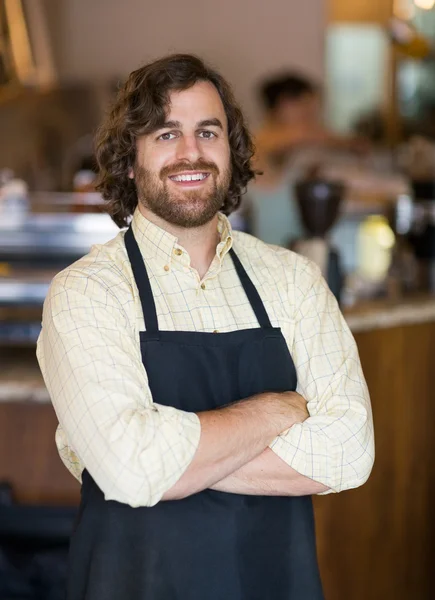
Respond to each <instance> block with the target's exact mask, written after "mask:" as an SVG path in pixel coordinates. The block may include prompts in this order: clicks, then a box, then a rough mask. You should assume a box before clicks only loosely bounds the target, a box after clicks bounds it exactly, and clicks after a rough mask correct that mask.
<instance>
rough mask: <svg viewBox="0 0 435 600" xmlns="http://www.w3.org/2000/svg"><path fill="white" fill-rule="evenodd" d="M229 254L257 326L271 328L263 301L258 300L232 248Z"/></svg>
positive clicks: (258, 296)
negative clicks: (255, 318)
mask: <svg viewBox="0 0 435 600" xmlns="http://www.w3.org/2000/svg"><path fill="white" fill-rule="evenodd" d="M230 254H231V258H232V259H233V263H234V266H235V268H236V271H237V275H238V276H239V279H240V283H241V284H242V286H243V289H244V290H245V294H246V296H247V297H248V300H249V302H250V304H251V306H252V310H253V311H254V313H255V316H256V317H257V321H258V324H259V325H260V327H267V328H269V327H272V324H271V322H270V319H269V315H268V314H267V312H266V309H265V308H264V304H263V301H262V299H261V298H260V294H259V293H258V291H257V288H256V287H255V285H254V284H253V283H252V281H251V279H250V278H249V275H248V274H247V272H246V271H245V268H244V266H243V265H242V263H241V262H240V260H239V257H238V256H237V254H236V253H235V252H234V250H233V248H231V249H230Z"/></svg>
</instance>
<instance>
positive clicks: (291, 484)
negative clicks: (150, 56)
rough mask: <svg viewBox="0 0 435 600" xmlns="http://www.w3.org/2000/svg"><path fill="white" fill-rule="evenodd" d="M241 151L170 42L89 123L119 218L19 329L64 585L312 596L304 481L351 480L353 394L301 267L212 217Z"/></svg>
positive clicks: (94, 589)
mask: <svg viewBox="0 0 435 600" xmlns="http://www.w3.org/2000/svg"><path fill="white" fill-rule="evenodd" d="M252 155H253V146H252V143H251V139H250V137H249V134H248V131H247V129H246V126H245V124H244V120H243V116H242V113H241V111H240V109H239V108H238V106H237V104H236V103H235V101H234V98H233V96H232V93H231V91H230V88H229V87H228V84H227V83H226V82H225V81H224V79H223V78H222V77H221V76H220V75H219V74H218V73H216V72H215V71H213V70H211V69H210V68H209V67H207V66H206V65H204V63H203V62H202V61H201V60H200V59H198V58H196V57H193V56H190V55H175V56H169V57H167V58H163V59H161V60H159V61H156V62H154V63H151V64H149V65H147V66H145V67H143V68H141V69H139V70H137V71H135V72H134V73H132V74H131V75H130V77H129V79H128V81H127V83H126V85H125V87H124V88H123V89H122V90H121V92H120V94H119V97H118V98H117V100H116V102H115V105H114V107H113V110H112V112H111V113H110V115H109V116H108V118H107V120H106V122H105V123H104V124H103V126H102V127H101V130H100V131H99V134H98V137H97V158H98V162H99V167H100V172H101V173H100V176H101V181H100V190H101V192H102V194H103V197H104V198H105V199H106V200H107V203H108V210H109V212H110V214H111V215H112V217H113V219H114V220H115V222H116V223H117V224H118V225H120V226H123V225H126V224H127V222H128V220H129V218H130V217H131V215H133V219H132V223H131V226H130V227H129V229H128V230H127V233H126V234H125V235H124V233H120V234H119V235H118V237H116V238H115V239H114V240H113V241H111V242H109V243H108V244H106V245H104V246H99V247H94V248H93V249H92V250H91V252H90V254H88V255H87V256H85V257H84V258H82V259H81V260H79V261H78V262H77V263H75V264H74V265H72V266H71V267H69V268H68V269H66V270H65V271H63V272H62V273H60V274H59V275H58V276H57V277H56V278H55V279H54V281H53V283H52V286H51V289H50V292H49V295H48V298H47V300H46V303H45V307H44V316H43V331H42V334H41V337H40V339H39V343H38V357H39V362H40V365H41V368H42V372H43V374H44V378H45V381H46V384H47V386H48V389H49V391H50V394H51V397H52V400H53V404H54V407H55V409H56V412H57V415H58V418H59V422H60V426H59V429H58V432H57V445H58V448H59V451H60V454H61V457H62V459H63V460H64V462H65V464H66V466H67V467H68V468H69V469H70V471H71V472H72V473H73V474H74V475H75V476H76V477H77V478H79V479H81V480H82V502H81V507H80V516H79V519H78V524H77V527H76V530H75V532H74V535H73V538H72V542H71V560H70V573H69V584H68V599H69V600H79V599H85V598H86V599H87V600H97V599H98V600H101V599H103V598H104V600H111V599H113V600H114V599H116V600H119V599H120V598H128V599H129V600H142V599H148V598H152V599H153V600H163V599H168V598H171V599H183V600H205V599H207V600H222V599H224V598H225V599H233V600H240V599H242V598H246V599H255V598H258V599H260V598H261V599H262V600H264V599H267V598H271V599H272V598H273V599H274V600H278V599H283V600H284V599H285V600H288V599H308V598H309V599H310V600H316V599H320V598H322V591H321V584H320V580H319V574H318V568H317V562H316V549H315V540H314V523H313V513H312V503H311V497H310V496H311V495H312V494H319V493H326V492H333V491H335V492H338V491H341V490H343V489H347V488H352V487H356V486H359V485H361V484H362V483H364V481H366V479H367V477H368V475H369V473H370V470H371V467H372V463H373V432H372V420H371V411H370V403H369V397H368V393H367V388H366V384H365V382H364V378H363V374H362V372H361V367H360V363H359V359H358V353H357V350H356V347H355V343H354V341H353V338H352V336H351V334H350V332H349V330H348V328H347V327H346V324H345V322H344V320H343V318H342V316H341V315H340V312H339V310H338V308H337V304H336V302H335V300H334V299H333V297H332V296H331V294H330V293H329V291H328V289H327V286H326V285H325V283H324V281H323V280H322V279H321V277H320V276H319V271H318V269H317V268H316V267H314V266H313V265H312V264H311V263H309V262H308V261H307V260H306V259H304V258H302V257H298V256H297V255H295V254H293V253H291V252H289V251H286V250H276V249H273V248H270V247H268V246H266V245H265V244H263V243H261V242H260V241H259V240H256V239H254V238H252V237H250V236H248V235H246V234H241V233H233V232H232V231H231V228H230V225H229V222H228V219H227V218H226V217H225V216H224V214H223V213H230V212H231V211H232V210H234V209H235V208H237V206H238V204H239V202H240V195H241V193H242V192H243V190H244V188H245V186H246V184H247V182H248V181H249V180H250V179H251V178H252V177H253V176H254V172H253V170H252V168H251V163H250V161H251V158H252ZM296 389H297V391H296Z"/></svg>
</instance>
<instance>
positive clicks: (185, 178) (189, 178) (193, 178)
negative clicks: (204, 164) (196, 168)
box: [169, 172, 210, 183]
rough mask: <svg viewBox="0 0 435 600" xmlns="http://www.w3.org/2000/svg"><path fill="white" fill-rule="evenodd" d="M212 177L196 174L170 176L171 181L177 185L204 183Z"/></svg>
mask: <svg viewBox="0 0 435 600" xmlns="http://www.w3.org/2000/svg"><path fill="white" fill-rule="evenodd" d="M209 176H210V173H205V172H195V173H179V174H178V175H170V176H169V179H170V180H171V181H175V182H176V183H198V182H201V181H204V180H205V179H207V178H208V177H209Z"/></svg>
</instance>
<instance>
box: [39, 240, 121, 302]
mask: <svg viewBox="0 0 435 600" xmlns="http://www.w3.org/2000/svg"><path fill="white" fill-rule="evenodd" d="M58 292H63V293H66V294H68V293H69V294H71V295H83V296H86V297H88V298H90V299H92V300H94V301H95V302H99V303H106V304H107V303H112V304H113V303H115V304H116V303H121V304H122V302H123V301H125V299H126V297H128V296H131V295H132V273H131V267H130V262H129V260H128V256H127V252H126V249H125V245H124V232H120V233H119V234H118V235H117V236H116V237H115V238H114V239H113V240H111V241H109V242H107V243H106V244H101V245H95V246H93V247H92V248H91V250H90V252H89V253H88V254H86V255H85V256H83V257H82V258H80V259H79V260H77V261H76V262H75V263H73V264H72V265H70V266H69V267H67V268H66V269H64V270H63V271H61V272H60V273H58V274H57V275H56V276H55V277H54V279H53V281H52V283H51V286H50V290H49V294H48V297H49V298H50V297H53V296H54V295H55V294H56V293H58Z"/></svg>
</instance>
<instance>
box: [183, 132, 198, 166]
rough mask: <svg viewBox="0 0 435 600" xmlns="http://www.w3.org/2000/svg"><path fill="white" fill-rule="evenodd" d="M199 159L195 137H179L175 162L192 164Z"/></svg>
mask: <svg viewBox="0 0 435 600" xmlns="http://www.w3.org/2000/svg"><path fill="white" fill-rule="evenodd" d="M200 157H201V148H200V145H199V140H198V138H197V137H196V136H195V135H192V136H190V135H189V136H187V135H183V136H181V137H180V139H179V142H178V144H177V160H180V161H182V160H186V161H189V162H191V163H194V162H195V161H197V160H198V159H199V158H200Z"/></svg>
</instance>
